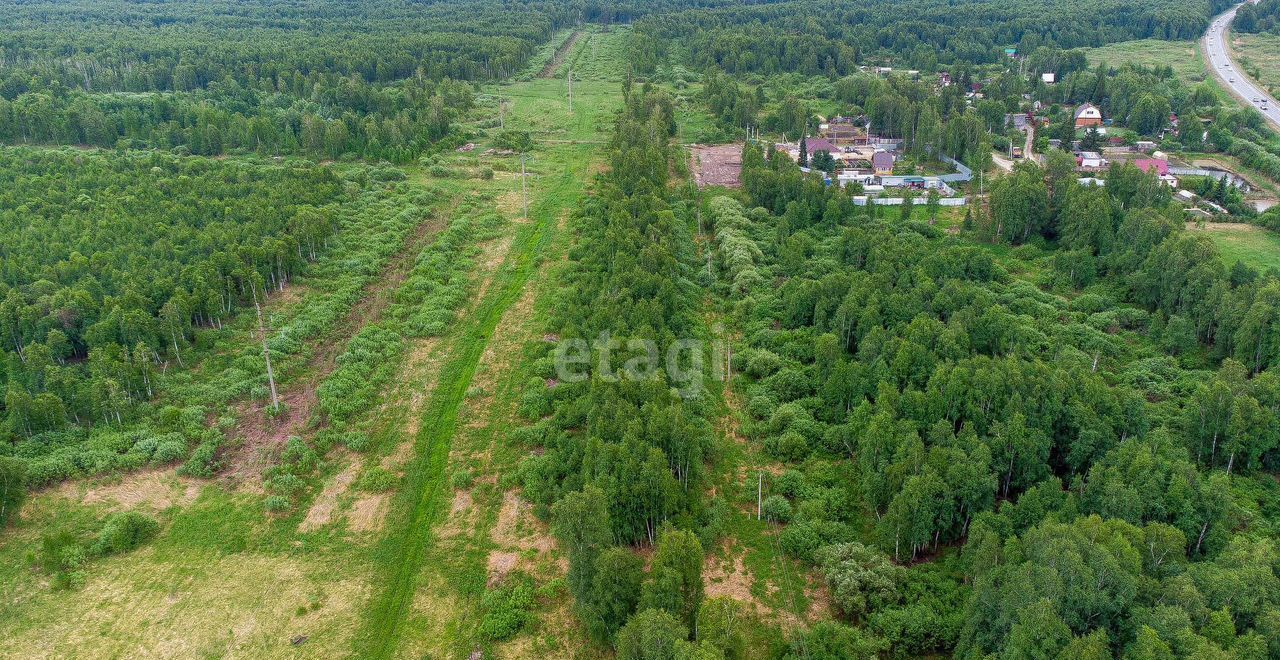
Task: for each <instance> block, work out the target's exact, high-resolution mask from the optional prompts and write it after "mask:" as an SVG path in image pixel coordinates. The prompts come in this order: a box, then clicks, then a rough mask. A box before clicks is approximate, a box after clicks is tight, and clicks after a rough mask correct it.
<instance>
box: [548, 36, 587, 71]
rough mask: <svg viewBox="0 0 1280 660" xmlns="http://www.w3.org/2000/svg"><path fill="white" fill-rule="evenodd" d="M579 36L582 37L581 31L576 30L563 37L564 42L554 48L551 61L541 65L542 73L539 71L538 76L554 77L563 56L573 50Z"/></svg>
mask: <svg viewBox="0 0 1280 660" xmlns="http://www.w3.org/2000/svg"><path fill="white" fill-rule="evenodd" d="M580 37H582V33H581V32H577V31H575V32H574V33H573V34H571V35H569V38H568V39H565V40H564V43H562V44H560V47H559V48H557V49H556V54H555V55H553V56H551V61H550V62H547V65H546V66H544V67H542V73H539V74H538V77H539V78H553V77H555V75H556V71H557V70H559V69H560V65H561V64H563V63H564V58H565V57H566V56H567V55H568V54H569V53H571V52H573V47H574V46H575V45H576V44H577V43H578V39H579V38H580Z"/></svg>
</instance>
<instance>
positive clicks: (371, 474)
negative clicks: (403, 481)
mask: <svg viewBox="0 0 1280 660" xmlns="http://www.w3.org/2000/svg"><path fill="white" fill-rule="evenodd" d="M398 480H399V477H397V476H396V475H394V474H392V473H391V472H388V471H387V470H384V469H382V468H381V467H379V466H377V465H375V466H373V467H370V468H369V469H367V470H365V471H364V474H363V475H362V476H361V477H360V484H359V486H360V490H364V491H368V492H370V493H385V492H386V491H389V490H391V489H392V488H395V485H396V481H398Z"/></svg>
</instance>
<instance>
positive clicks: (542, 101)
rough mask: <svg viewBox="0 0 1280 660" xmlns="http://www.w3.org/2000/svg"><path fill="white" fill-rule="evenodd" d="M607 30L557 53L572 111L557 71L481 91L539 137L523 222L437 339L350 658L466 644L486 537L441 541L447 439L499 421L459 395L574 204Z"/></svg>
mask: <svg viewBox="0 0 1280 660" xmlns="http://www.w3.org/2000/svg"><path fill="white" fill-rule="evenodd" d="M617 37H618V33H616V32H615V33H603V32H591V33H586V34H584V35H583V36H582V37H580V38H579V39H578V40H577V42H576V43H575V44H574V45H573V47H572V49H571V51H570V52H569V53H568V54H567V55H566V59H570V60H571V61H573V62H574V70H575V79H576V80H577V82H575V85H574V110H575V112H574V113H573V114H572V115H570V114H569V113H568V104H567V91H568V90H567V84H566V81H564V80H561V79H556V78H550V79H541V78H540V79H531V80H527V81H524V82H519V83H515V84H509V85H500V86H494V88H492V89H488V90H486V92H487V93H488V94H490V95H491V96H492V97H502V98H506V99H508V100H509V103H510V105H509V106H508V112H509V113H510V114H509V115H508V120H507V121H508V127H510V128H521V129H525V130H529V131H530V132H531V133H532V134H533V136H534V138H535V141H537V142H538V143H539V144H540V145H541V146H540V147H539V148H538V149H536V150H535V151H534V153H533V154H531V156H532V157H531V158H529V159H528V160H527V166H528V167H529V168H530V169H531V176H530V183H529V185H530V188H531V194H530V218H529V220H530V222H518V223H517V224H516V229H515V236H514V238H513V240H512V243H511V246H510V248H509V251H508V252H507V254H506V259H505V261H504V262H503V264H502V266H500V267H499V268H498V270H497V271H496V272H495V273H494V275H493V278H492V280H491V281H490V283H489V284H488V286H487V295H486V296H485V297H484V298H483V299H481V300H479V301H478V303H477V304H476V307H475V308H474V310H472V311H471V312H470V313H469V314H468V315H467V317H466V318H465V319H463V320H461V321H460V323H459V326H458V328H457V329H456V331H455V332H452V333H450V334H449V335H447V336H446V337H445V338H444V340H443V341H444V345H443V346H442V348H441V351H442V355H443V356H445V357H444V358H443V362H442V363H441V367H440V372H439V378H438V381H437V383H436V386H435V388H434V389H433V391H432V393H431V395H430V397H429V399H428V400H427V402H426V403H425V406H424V410H423V413H422V415H421V424H420V430H419V431H418V434H417V437H416V438H415V440H414V454H415V458H414V459H413V460H412V462H411V463H410V464H409V466H408V469H407V471H406V477H405V479H404V481H403V482H402V484H401V486H400V488H399V490H398V492H397V493H396V494H395V496H394V499H393V501H392V504H391V514H390V517H389V519H388V527H387V529H388V531H387V534H386V536H385V537H384V538H383V539H382V540H381V541H380V542H379V544H378V546H377V548H376V549H375V551H374V553H373V555H372V559H373V564H374V571H375V572H376V573H377V574H378V575H379V576H380V577H379V580H378V582H379V587H378V589H377V591H375V594H374V597H373V599H372V601H371V602H370V604H369V606H368V607H367V609H366V616H365V618H364V621H363V625H362V628H361V630H360V632H359V634H358V635H357V638H356V641H355V652H356V654H357V655H359V656H361V657H367V656H373V657H390V656H393V655H399V654H402V653H404V652H406V651H408V650H411V649H412V650H413V651H416V652H423V651H424V650H426V651H427V652H430V651H435V652H443V653H446V654H454V653H464V652H469V650H470V647H472V646H474V645H476V644H477V642H476V641H475V629H474V628H475V625H476V624H477V623H478V620H477V617H476V616H474V608H475V607H477V605H478V599H479V596H480V595H481V593H482V592H483V588H484V585H485V581H486V579H487V572H488V561H489V559H488V554H489V549H490V548H491V547H493V544H489V543H485V542H484V540H483V539H481V538H477V537H476V536H475V535H473V536H472V537H471V538H470V539H468V541H467V542H465V543H450V542H449V538H450V533H451V530H450V529H443V530H442V529H441V524H442V522H444V521H445V520H446V519H447V513H448V511H449V509H452V508H454V507H449V509H447V508H446V505H448V504H449V501H450V499H451V495H452V494H451V491H450V489H449V488H447V487H446V484H445V479H446V477H447V476H448V475H449V474H451V473H452V472H453V470H456V469H462V467H463V465H461V464H455V465H454V468H453V470H450V469H446V468H448V467H449V466H450V454H451V451H452V450H453V449H454V447H455V446H457V447H458V448H459V449H461V450H464V451H462V452H458V455H459V456H462V455H467V456H470V455H471V454H472V452H471V451H469V450H472V449H476V450H479V449H480V447H481V446H484V445H487V444H490V443H491V442H492V437H493V435H492V434H493V432H494V431H495V430H497V429H502V428H504V426H503V425H504V424H510V423H511V420H510V413H511V411H510V410H506V411H505V412H499V408H496V407H495V408H490V409H488V410H483V409H482V410H471V409H467V408H468V407H467V398H468V395H469V394H470V395H472V396H476V395H477V394H478V393H477V391H476V390H474V389H473V381H474V380H475V377H476V374H477V371H478V370H479V368H480V364H481V360H482V358H484V356H485V355H486V354H487V353H489V349H490V344H491V342H497V341H499V340H497V339H494V334H495V331H497V330H498V327H499V323H500V322H501V321H502V319H503V318H504V316H505V315H506V313H507V312H508V310H509V309H511V308H512V307H513V305H515V303H516V302H517V301H519V300H520V299H521V298H522V297H523V296H524V295H525V294H524V292H525V287H526V285H527V284H528V282H529V281H530V279H531V277H532V275H533V274H534V273H535V272H536V270H537V267H538V264H539V263H541V262H542V261H544V260H545V259H546V257H547V256H548V253H549V250H550V246H551V245H552V243H553V241H554V239H555V235H556V229H557V222H558V220H559V219H560V218H561V217H562V216H563V214H564V213H566V212H567V210H568V209H569V208H572V206H573V205H575V204H576V202H577V200H578V199H579V198H580V196H581V195H582V193H583V192H584V190H585V184H586V182H587V181H588V180H589V178H590V163H591V161H592V155H593V153H595V150H596V147H594V146H592V144H593V143H598V142H600V141H602V136H603V135H604V131H605V130H606V129H607V128H608V124H609V118H610V116H611V112H612V108H613V107H615V104H616V103H617V102H618V90H617V82H618V81H617V80H615V79H613V74H614V69H615V68H616V67H611V66H609V65H607V64H606V63H605V62H600V61H599V60H601V59H610V60H611V59H614V58H616V57H617V53H618V51H617V48H618V42H619V40H618V39H617ZM593 42H595V43H593ZM578 76H582V77H581V78H580V79H579V78H578ZM513 183H514V184H515V185H518V183H519V182H518V180H515V181H513ZM508 350H510V349H508ZM517 382H518V381H515V380H510V379H508V380H506V381H502V382H498V383H495V384H493V386H494V387H500V388H502V389H503V391H504V392H506V394H505V395H504V396H505V398H504V400H506V399H513V398H514V391H515V390H514V387H515V386H516V383H517ZM483 389H484V388H483V387H482V388H481V390H483ZM464 409H467V415H466V419H467V420H468V421H470V420H474V419H476V418H477V416H483V415H491V416H497V417H498V419H499V421H498V422H496V423H494V422H482V423H481V424H480V426H479V427H478V428H480V429H484V430H475V431H472V430H471V429H470V428H469V427H468V426H467V425H463V424H461V423H460V420H461V419H462V417H461V415H462V412H463V410H464ZM481 451H483V450H481ZM490 458H492V455H491V456H490ZM517 458H518V456H516V455H513V454H505V455H504V458H502V459H501V460H500V461H499V462H498V463H497V465H496V466H495V465H494V463H492V462H490V463H487V464H486V465H484V466H481V465H473V464H472V462H473V461H474V458H472V457H468V458H464V459H461V460H465V461H467V464H466V466H465V467H466V468H467V469H473V468H474V469H477V471H479V470H480V469H482V468H483V469H484V470H486V472H487V471H489V470H493V469H495V467H496V468H510V467H514V463H515V460H517ZM490 476H493V477H495V479H493V481H490V482H489V483H488V485H487V486H486V487H484V488H479V489H477V490H476V492H473V493H470V494H468V495H467V497H469V498H470V502H469V506H472V507H476V509H477V513H476V514H475V516H476V517H477V518H478V522H479V523H480V524H479V525H477V526H476V529H477V530H480V531H483V530H484V529H486V528H489V527H492V526H493V525H496V524H497V520H496V518H497V514H498V511H499V510H500V509H501V508H502V507H503V506H504V504H505V503H506V502H507V501H508V500H509V499H510V496H509V495H504V494H502V493H500V492H499V489H496V488H494V482H496V473H490ZM486 521H488V522H486ZM442 532H444V533H442ZM477 533H479V532H477ZM472 541H474V543H473V542H472ZM442 550H444V552H443V553H442ZM442 570H443V571H444V572H443V573H442V572H440V571H442ZM548 574H550V572H549V573H548ZM525 642H526V643H527V642H528V640H525Z"/></svg>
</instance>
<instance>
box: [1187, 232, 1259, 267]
mask: <svg viewBox="0 0 1280 660" xmlns="http://www.w3.org/2000/svg"><path fill="white" fill-rule="evenodd" d="M1188 228H1189V230H1190V231H1203V232H1205V233H1207V234H1208V236H1209V238H1211V239H1212V240H1213V242H1214V244H1215V245H1217V246H1218V251H1219V252H1221V254H1222V260H1223V261H1224V262H1226V263H1227V265H1228V266H1229V265H1231V264H1234V263H1235V262H1237V261H1240V262H1243V263H1244V264H1245V265H1247V266H1252V267H1254V268H1256V269H1258V270H1259V271H1266V270H1268V269H1271V268H1276V269H1280V236H1277V235H1276V234H1275V233H1274V232H1270V231H1267V230H1266V229H1263V228H1261V227H1255V226H1253V225H1245V224H1229V223H1209V224H1208V225H1206V226H1205V228H1204V229H1196V228H1195V227H1194V225H1188Z"/></svg>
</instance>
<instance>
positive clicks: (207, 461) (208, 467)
mask: <svg viewBox="0 0 1280 660" xmlns="http://www.w3.org/2000/svg"><path fill="white" fill-rule="evenodd" d="M221 438H222V436H211V437H210V438H209V439H207V440H205V441H204V442H201V443H200V444H199V445H198V446H196V449H195V451H193V452H191V457H190V458H188V459H187V462H186V463H183V464H182V467H180V468H178V474H180V475H183V476H187V477H202V478H206V479H207V478H209V477H212V476H213V473H214V472H217V471H218V467H219V462H218V445H219V444H221Z"/></svg>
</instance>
